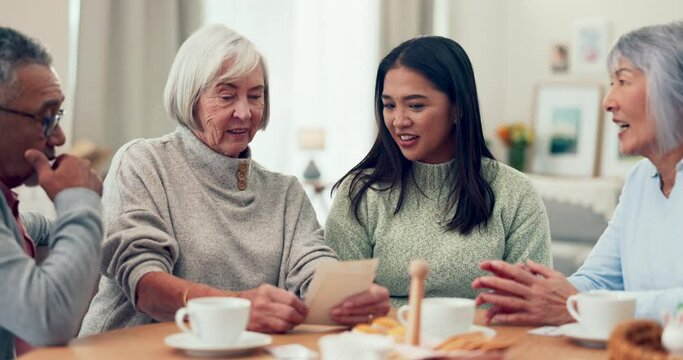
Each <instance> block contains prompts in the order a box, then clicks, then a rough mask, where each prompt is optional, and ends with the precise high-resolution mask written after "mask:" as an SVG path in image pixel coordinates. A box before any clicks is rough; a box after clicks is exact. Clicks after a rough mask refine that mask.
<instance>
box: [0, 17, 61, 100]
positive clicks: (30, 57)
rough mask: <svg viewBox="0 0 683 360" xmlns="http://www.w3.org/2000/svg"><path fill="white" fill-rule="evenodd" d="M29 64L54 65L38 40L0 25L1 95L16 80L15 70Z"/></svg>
mask: <svg viewBox="0 0 683 360" xmlns="http://www.w3.org/2000/svg"><path fill="white" fill-rule="evenodd" d="M27 64H40V65H45V66H51V65H52V56H50V53H48V52H47V49H45V47H44V46H43V45H41V44H40V43H38V42H37V41H36V40H34V39H32V38H30V37H28V36H26V35H24V34H22V33H20V32H18V31H16V30H14V29H11V28H8V27H0V97H4V96H3V95H7V94H3V93H4V92H5V91H6V90H7V89H8V88H9V87H11V86H12V85H13V84H12V82H13V81H14V72H15V70H16V69H17V68H18V67H20V66H22V65H27Z"/></svg>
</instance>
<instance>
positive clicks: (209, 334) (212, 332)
mask: <svg viewBox="0 0 683 360" xmlns="http://www.w3.org/2000/svg"><path fill="white" fill-rule="evenodd" d="M250 307H251V302H250V301H249V300H247V299H240V298H229V297H205V298H195V299H192V300H190V301H188V302H187V306H185V307H183V308H180V309H178V311H177V312H176V314H175V322H176V325H178V327H179V328H180V329H181V330H183V331H185V332H189V333H192V334H194V336H195V337H196V338H197V339H198V340H199V341H200V342H201V343H203V344H205V345H207V346H228V345H233V344H235V343H236V342H237V340H238V339H239V337H240V335H241V334H242V333H243V332H244V331H245V330H246V328H247V323H248V322H249V309H250ZM186 316H187V317H188V318H189V321H190V327H189V328H188V327H187V325H185V317H186Z"/></svg>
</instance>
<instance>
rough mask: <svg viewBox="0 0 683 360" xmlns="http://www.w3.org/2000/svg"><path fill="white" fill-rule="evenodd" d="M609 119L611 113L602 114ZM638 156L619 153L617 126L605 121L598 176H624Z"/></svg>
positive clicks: (638, 158)
mask: <svg viewBox="0 0 683 360" xmlns="http://www.w3.org/2000/svg"><path fill="white" fill-rule="evenodd" d="M604 116H605V118H606V119H609V120H611V119H612V115H611V114H605V115H604ZM640 159H642V157H640V156H628V155H621V153H620V152H619V128H618V127H617V126H616V125H614V124H613V123H612V122H611V121H605V128H604V129H603V136H602V158H601V161H600V176H610V177H618V178H622V179H623V178H625V177H626V175H628V172H629V171H630V170H631V168H632V167H633V165H635V164H636V163H637V162H638V160H640Z"/></svg>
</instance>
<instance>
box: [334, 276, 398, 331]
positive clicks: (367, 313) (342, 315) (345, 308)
mask: <svg viewBox="0 0 683 360" xmlns="http://www.w3.org/2000/svg"><path fill="white" fill-rule="evenodd" d="M390 309H391V305H390V304H389V290H387V288H385V287H383V286H379V285H377V284H372V286H370V288H369V289H368V290H366V291H363V292H362V293H358V294H355V295H351V296H349V297H347V298H346V299H344V301H342V302H341V303H340V304H338V305H336V306H335V307H333V308H332V310H331V312H330V317H331V318H332V320H334V321H336V322H338V323H340V324H342V325H355V324H358V323H366V322H368V320H371V319H372V318H373V317H378V316H383V315H386V314H387V313H388V312H389V310H390Z"/></svg>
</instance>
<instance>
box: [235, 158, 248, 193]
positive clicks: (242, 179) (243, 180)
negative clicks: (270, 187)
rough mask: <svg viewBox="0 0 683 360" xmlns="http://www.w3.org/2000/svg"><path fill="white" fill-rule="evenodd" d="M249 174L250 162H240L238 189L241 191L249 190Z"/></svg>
mask: <svg viewBox="0 0 683 360" xmlns="http://www.w3.org/2000/svg"><path fill="white" fill-rule="evenodd" d="M248 174H249V161H248V160H244V161H240V164H239V166H238V167H237V188H238V189H239V190H240V191H244V190H246V189H247V175H248Z"/></svg>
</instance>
